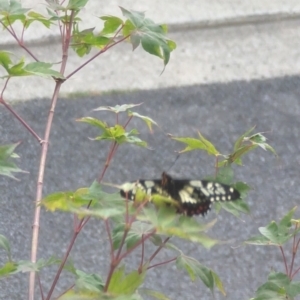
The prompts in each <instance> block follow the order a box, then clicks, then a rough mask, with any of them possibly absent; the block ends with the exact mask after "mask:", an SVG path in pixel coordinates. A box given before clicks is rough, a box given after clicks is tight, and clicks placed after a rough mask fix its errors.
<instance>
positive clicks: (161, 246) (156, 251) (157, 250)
mask: <svg viewBox="0 0 300 300" xmlns="http://www.w3.org/2000/svg"><path fill="white" fill-rule="evenodd" d="M170 238H171V237H170V236H169V237H167V238H166V239H165V240H164V241H163V242H162V243H161V245H159V247H158V248H157V249H156V250H155V252H154V253H153V254H152V255H151V257H150V258H149V263H150V262H151V261H152V260H153V259H154V257H155V256H156V255H157V254H158V252H159V251H160V250H161V249H162V248H163V247H164V246H165V245H166V243H167V242H168V241H169V239H170Z"/></svg>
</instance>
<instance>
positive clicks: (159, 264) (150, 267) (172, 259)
mask: <svg viewBox="0 0 300 300" xmlns="http://www.w3.org/2000/svg"><path fill="white" fill-rule="evenodd" d="M176 259H177V257H173V258H171V259H169V260H166V261H163V262H161V263H157V264H155V265H152V266H149V267H148V268H147V270H149V269H152V268H155V267H157V266H162V265H165V264H168V263H170V262H172V261H174V260H176Z"/></svg>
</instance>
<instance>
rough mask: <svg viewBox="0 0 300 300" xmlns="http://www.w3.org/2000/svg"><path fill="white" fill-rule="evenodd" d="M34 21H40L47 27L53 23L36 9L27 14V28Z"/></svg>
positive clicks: (25, 23)
mask: <svg viewBox="0 0 300 300" xmlns="http://www.w3.org/2000/svg"><path fill="white" fill-rule="evenodd" d="M33 22H40V23H42V24H43V25H44V26H45V27H47V28H50V25H51V24H53V22H52V21H50V20H49V19H48V18H46V17H44V16H43V15H42V14H40V13H37V12H35V11H30V12H29V13H28V14H27V18H26V21H25V22H24V25H25V28H28V27H29V26H30V25H31V24H32V23H33Z"/></svg>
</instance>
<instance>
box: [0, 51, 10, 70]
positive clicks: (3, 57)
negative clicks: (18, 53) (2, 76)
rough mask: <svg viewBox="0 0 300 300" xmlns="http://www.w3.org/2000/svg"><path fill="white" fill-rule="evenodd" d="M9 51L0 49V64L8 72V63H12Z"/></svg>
mask: <svg viewBox="0 0 300 300" xmlns="http://www.w3.org/2000/svg"><path fill="white" fill-rule="evenodd" d="M10 55H11V53H10V52H7V51H0V65H1V66H2V67H3V68H4V69H5V70H6V71H7V72H8V70H9V65H11V64H12V61H11V59H10Z"/></svg>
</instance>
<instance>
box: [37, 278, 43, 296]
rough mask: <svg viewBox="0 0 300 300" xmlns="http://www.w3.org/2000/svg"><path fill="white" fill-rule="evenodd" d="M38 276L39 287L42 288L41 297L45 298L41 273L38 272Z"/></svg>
mask: <svg viewBox="0 0 300 300" xmlns="http://www.w3.org/2000/svg"><path fill="white" fill-rule="evenodd" d="M37 278H38V283H39V288H40V292H41V297H42V300H44V299H45V297H44V293H43V287H42V284H41V278H40V275H39V274H37Z"/></svg>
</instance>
